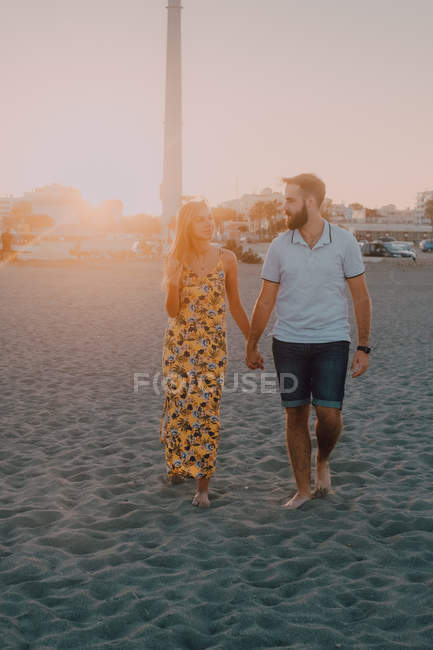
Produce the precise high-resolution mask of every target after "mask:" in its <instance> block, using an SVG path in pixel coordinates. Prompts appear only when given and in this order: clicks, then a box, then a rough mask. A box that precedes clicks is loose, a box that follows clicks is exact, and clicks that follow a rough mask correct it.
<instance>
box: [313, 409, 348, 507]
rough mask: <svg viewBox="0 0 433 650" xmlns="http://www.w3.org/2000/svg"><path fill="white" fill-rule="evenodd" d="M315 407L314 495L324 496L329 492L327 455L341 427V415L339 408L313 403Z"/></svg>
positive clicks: (337, 437) (335, 442)
mask: <svg viewBox="0 0 433 650" xmlns="http://www.w3.org/2000/svg"><path fill="white" fill-rule="evenodd" d="M315 409H316V416H317V420H316V427H315V429H316V438H317V455H316V480H315V485H314V493H313V494H314V496H315V497H318V496H326V495H327V494H329V492H331V472H330V469H329V456H330V454H331V451H332V450H333V449H334V447H335V445H336V444H337V441H338V439H339V437H340V435H341V431H342V429H343V415H342V413H341V410H340V409H337V408H332V407H329V406H319V405H318V404H316V405H315Z"/></svg>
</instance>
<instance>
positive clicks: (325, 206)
mask: <svg viewBox="0 0 433 650" xmlns="http://www.w3.org/2000/svg"><path fill="white" fill-rule="evenodd" d="M320 214H321V215H322V217H323V218H324V219H326V221H332V199H325V200H324V201H323V203H322V205H321V206H320Z"/></svg>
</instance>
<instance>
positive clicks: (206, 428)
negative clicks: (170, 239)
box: [161, 201, 249, 508]
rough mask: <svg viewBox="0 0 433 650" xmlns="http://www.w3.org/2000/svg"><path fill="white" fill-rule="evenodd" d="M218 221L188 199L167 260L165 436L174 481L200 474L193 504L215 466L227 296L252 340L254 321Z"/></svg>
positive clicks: (200, 499) (204, 493) (204, 500)
mask: <svg viewBox="0 0 433 650" xmlns="http://www.w3.org/2000/svg"><path fill="white" fill-rule="evenodd" d="M212 234H213V219H212V216H211V214H210V211H209V208H208V206H207V204H206V203H205V202H204V201H190V202H189V203H186V204H185V205H184V206H183V207H182V209H181V211H180V213H179V216H178V217H177V222H176V233H175V238H174V243H173V246H172V248H171V250H170V252H169V254H168V256H167V259H166V261H165V269H164V286H165V291H166V309H167V313H168V316H169V322H168V327H167V330H166V332H165V338H164V349H163V373H164V379H165V385H166V401H165V405H164V412H163V416H162V420H161V441H162V442H164V443H165V458H166V464H167V470H168V478H169V481H170V482H176V480H177V479H184V478H187V477H192V478H194V479H196V480H197V491H196V494H195V496H194V498H193V501H192V503H193V505H195V506H199V507H202V508H206V507H208V506H209V505H210V504H209V498H208V486H209V479H210V477H211V475H212V474H213V472H214V471H215V461H216V454H217V450H218V442H219V432H220V414H219V411H220V401H221V395H222V388H223V384H224V374H225V370H226V365H227V344H226V319H225V295H226V293H227V298H228V302H229V306H230V312H231V314H232V316H233V318H234V320H235V321H236V323H237V325H238V327H239V328H240V330H241V331H242V334H243V335H244V337H245V339H247V338H248V332H249V322H248V317H247V315H246V313H245V310H244V308H243V306H242V303H241V301H240V298H239V291H238V278H237V261H236V256H235V255H234V254H233V253H232V252H231V251H229V250H226V249H220V248H217V247H216V246H212V245H211V239H212Z"/></svg>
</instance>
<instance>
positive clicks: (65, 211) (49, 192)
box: [20, 183, 85, 224]
mask: <svg viewBox="0 0 433 650" xmlns="http://www.w3.org/2000/svg"><path fill="white" fill-rule="evenodd" d="M20 200H21V201H28V202H29V203H31V206H32V212H33V214H48V215H49V216H50V217H52V218H53V219H54V220H55V221H56V223H57V224H62V223H79V221H80V214H81V212H82V210H83V207H84V205H85V201H83V198H82V196H81V192H80V190H77V189H75V188H73V187H65V186H63V185H58V184H57V183H53V184H51V185H45V186H44V187H37V188H35V189H34V190H32V191H31V192H24V195H23V196H22V198H21V199H20Z"/></svg>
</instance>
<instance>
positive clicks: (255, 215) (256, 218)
mask: <svg viewBox="0 0 433 650" xmlns="http://www.w3.org/2000/svg"><path fill="white" fill-rule="evenodd" d="M250 219H251V221H252V222H253V224H254V225H253V228H254V231H255V232H257V231H258V230H259V229H260V224H261V223H262V221H263V220H264V219H266V201H257V203H254V205H252V206H251V208H250Z"/></svg>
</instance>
